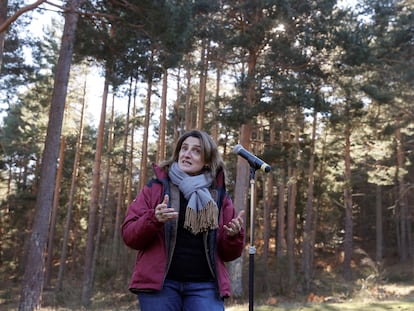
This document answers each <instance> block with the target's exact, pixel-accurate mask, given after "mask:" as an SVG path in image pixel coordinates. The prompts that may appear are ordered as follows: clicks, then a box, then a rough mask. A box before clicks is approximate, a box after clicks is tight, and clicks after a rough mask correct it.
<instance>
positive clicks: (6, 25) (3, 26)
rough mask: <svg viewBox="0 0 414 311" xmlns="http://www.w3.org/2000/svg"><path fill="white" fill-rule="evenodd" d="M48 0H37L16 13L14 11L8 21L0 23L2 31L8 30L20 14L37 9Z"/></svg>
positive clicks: (0, 31)
mask: <svg viewBox="0 0 414 311" xmlns="http://www.w3.org/2000/svg"><path fill="white" fill-rule="evenodd" d="M44 2H46V0H37V1H36V2H35V3H32V4H29V5H27V6H25V7H23V8H21V9H19V10H17V12H16V13H14V14H13V15H12V16H10V17H9V18H8V19H6V21H5V22H4V23H3V24H1V25H0V33H2V32H4V31H6V30H7V29H8V28H9V26H10V25H11V23H13V22H14V21H15V20H17V19H18V18H19V17H20V15H23V14H24V13H26V12H28V11H31V10H34V9H36V8H37V7H38V6H39V5H41V4H42V3H44Z"/></svg>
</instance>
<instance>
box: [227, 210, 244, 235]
mask: <svg viewBox="0 0 414 311" xmlns="http://www.w3.org/2000/svg"><path fill="white" fill-rule="evenodd" d="M243 217H244V211H241V212H240V213H239V215H238V216H237V217H236V218H233V219H232V220H231V221H230V222H229V223H228V224H227V225H223V228H224V230H225V231H226V232H227V235H228V236H235V235H237V234H239V233H240V231H241V229H242V228H243Z"/></svg>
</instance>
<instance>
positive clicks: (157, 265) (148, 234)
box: [122, 165, 244, 297]
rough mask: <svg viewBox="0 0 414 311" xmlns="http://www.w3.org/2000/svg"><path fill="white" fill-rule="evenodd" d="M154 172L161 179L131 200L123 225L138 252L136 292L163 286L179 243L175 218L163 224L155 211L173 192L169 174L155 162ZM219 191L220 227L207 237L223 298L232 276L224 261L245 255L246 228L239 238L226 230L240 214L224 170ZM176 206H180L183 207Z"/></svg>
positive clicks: (126, 237) (133, 282)
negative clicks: (235, 205) (177, 242)
mask: <svg viewBox="0 0 414 311" xmlns="http://www.w3.org/2000/svg"><path fill="white" fill-rule="evenodd" d="M154 171H155V175H156V177H157V179H154V180H152V181H151V182H149V183H148V184H147V185H146V186H145V187H144V188H143V190H142V191H141V192H140V194H138V196H137V197H136V198H135V200H134V201H133V202H132V203H131V205H130V206H129V209H128V213H127V216H126V218H125V221H124V223H123V225H122V238H123V240H124V242H125V244H126V245H127V246H129V247H131V248H133V249H135V250H137V251H138V253H137V258H136V262H135V268H134V271H133V274H132V278H131V282H130V285H129V289H130V290H131V291H132V292H134V293H136V292H138V291H140V290H160V289H161V288H162V286H163V283H164V279H165V276H166V274H167V267H168V266H169V261H170V260H171V257H172V254H173V247H174V245H175V236H176V234H175V233H176V225H174V220H170V221H167V222H166V223H165V224H163V223H160V222H158V221H157V219H156V218H155V213H154V211H155V207H156V206H157V205H158V204H159V203H161V202H162V200H163V197H164V193H166V194H170V193H169V192H170V187H169V180H168V176H167V174H166V173H165V171H164V170H162V169H160V168H159V167H158V166H157V165H154ZM216 190H217V193H218V198H220V199H219V202H218V207H219V210H220V216H219V217H220V219H219V228H218V229H217V230H212V231H211V232H210V233H209V234H208V235H207V234H206V239H207V244H208V249H209V250H211V251H209V254H210V258H209V259H210V264H211V266H212V269H213V273H214V274H215V275H216V281H217V282H216V283H217V286H218V291H219V293H220V296H221V297H228V296H230V293H231V291H230V279H229V274H228V271H227V268H226V266H225V265H224V262H227V261H231V260H234V259H236V258H238V257H240V256H241V254H242V251H243V247H244V230H242V231H241V232H240V234H239V235H237V236H235V237H229V236H228V235H227V233H226V232H225V231H224V229H223V224H227V223H229V222H230V220H232V219H233V218H235V217H236V214H235V209H234V207H233V203H232V201H231V199H230V197H229V196H228V195H227V193H226V192H225V186H224V174H223V173H219V175H218V177H217V188H216ZM170 202H171V198H170ZM175 208H177V209H179V206H176V207H175ZM207 237H208V238H207Z"/></svg>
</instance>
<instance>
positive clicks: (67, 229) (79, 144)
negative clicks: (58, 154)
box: [57, 82, 86, 289]
mask: <svg viewBox="0 0 414 311" xmlns="http://www.w3.org/2000/svg"><path fill="white" fill-rule="evenodd" d="M85 92H86V82H85V85H84V94H83V101H82V110H81V117H80V122H79V133H78V137H77V140H76V150H75V159H74V161H73V170H72V179H71V184H70V191H69V202H68V206H67V209H66V222H65V229H64V236H63V242H62V250H61V253H60V262H59V270H58V277H57V288H58V289H62V284H63V272H64V270H65V266H66V254H67V250H68V241H69V233H70V223H71V221H72V211H73V205H74V202H75V194H76V184H77V180H78V173H79V162H80V156H81V151H82V141H83V129H84V126H83V124H84V120H85V110H86V101H85V98H86V94H85Z"/></svg>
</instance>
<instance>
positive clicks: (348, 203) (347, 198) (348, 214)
mask: <svg viewBox="0 0 414 311" xmlns="http://www.w3.org/2000/svg"><path fill="white" fill-rule="evenodd" d="M347 116H348V117H347V121H346V124H345V172H344V177H345V184H344V208H345V237H344V262H343V267H344V278H345V280H351V279H352V269H351V260H352V249H353V219H352V204H353V203H352V184H351V182H352V180H351V125H350V124H349V122H350V120H349V114H348V113H347Z"/></svg>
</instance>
